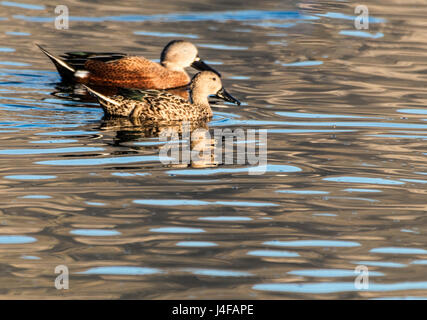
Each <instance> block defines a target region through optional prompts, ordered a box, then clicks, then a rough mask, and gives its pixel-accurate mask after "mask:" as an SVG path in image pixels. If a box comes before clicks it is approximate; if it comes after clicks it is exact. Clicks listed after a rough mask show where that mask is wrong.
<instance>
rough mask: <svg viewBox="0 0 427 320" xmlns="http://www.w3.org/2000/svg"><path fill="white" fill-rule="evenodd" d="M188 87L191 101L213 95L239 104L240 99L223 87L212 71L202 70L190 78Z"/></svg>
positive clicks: (218, 77)
mask: <svg viewBox="0 0 427 320" xmlns="http://www.w3.org/2000/svg"><path fill="white" fill-rule="evenodd" d="M190 89H191V98H192V100H193V103H194V102H196V103H197V100H204V99H207V97H208V96H210V95H215V96H216V97H217V98H220V99H222V100H225V101H229V102H232V103H235V104H237V105H240V101H239V100H237V99H236V98H234V97H233V96H232V95H230V94H229V93H228V92H227V91H226V90H225V89H224V87H223V85H222V82H221V78H220V76H218V74H216V73H215V72H212V71H202V72H199V73H198V74H196V75H195V76H194V77H193V79H192V80H191V86H190ZM195 100H196V101H195Z"/></svg>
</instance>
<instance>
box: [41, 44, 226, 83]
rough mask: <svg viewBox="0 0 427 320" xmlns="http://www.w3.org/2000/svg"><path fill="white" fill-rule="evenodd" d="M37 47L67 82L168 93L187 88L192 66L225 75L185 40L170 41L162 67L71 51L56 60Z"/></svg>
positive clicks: (117, 56)
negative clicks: (209, 63) (187, 69)
mask: <svg viewBox="0 0 427 320" xmlns="http://www.w3.org/2000/svg"><path fill="white" fill-rule="evenodd" d="M36 45H37V46H38V47H39V48H40V50H41V51H42V52H43V53H44V54H45V55H46V56H47V57H48V58H49V59H50V60H51V61H52V62H53V64H54V65H55V67H56V69H57V70H58V72H59V74H60V76H61V78H62V79H63V80H64V81H72V82H78V83H82V84H89V85H96V86H111V87H120V88H137V89H161V90H164V89H172V88H180V87H184V86H187V85H188V84H189V82H190V77H189V75H188V74H187V72H186V71H185V69H186V68H188V67H190V66H191V67H193V68H195V69H196V70H199V71H211V72H214V73H216V74H217V75H218V76H221V74H220V73H219V72H218V71H216V70H215V69H213V68H212V67H210V66H209V65H207V64H206V63H205V62H204V61H203V60H202V59H201V58H200V56H199V53H198V50H197V47H196V46H195V45H194V44H192V43H191V42H188V41H184V40H173V41H170V42H169V43H168V44H167V45H166V46H165V47H164V49H163V50H162V52H161V55H160V64H159V63H156V62H153V61H151V60H148V59H146V58H144V57H140V56H131V55H127V54H124V53H114V52H98V53H96V52H67V53H65V54H63V55H61V56H60V57H56V56H54V55H53V54H51V53H50V52H48V51H47V50H46V49H44V48H43V47H42V46H41V45H39V44H36Z"/></svg>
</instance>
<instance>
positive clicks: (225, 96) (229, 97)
mask: <svg viewBox="0 0 427 320" xmlns="http://www.w3.org/2000/svg"><path fill="white" fill-rule="evenodd" d="M216 96H217V97H218V98H220V99H222V100H225V101H228V102H233V103H235V104H237V105H238V106H240V101H239V100H237V99H236V98H234V97H233V96H232V95H231V94H229V93H228V92H227V91H225V89H224V87H222V88H221V90H219V91H218V92H217V93H216Z"/></svg>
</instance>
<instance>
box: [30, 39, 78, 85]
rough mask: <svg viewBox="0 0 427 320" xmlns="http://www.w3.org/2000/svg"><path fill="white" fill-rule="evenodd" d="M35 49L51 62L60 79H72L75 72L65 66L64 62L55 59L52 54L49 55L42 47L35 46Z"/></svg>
mask: <svg viewBox="0 0 427 320" xmlns="http://www.w3.org/2000/svg"><path fill="white" fill-rule="evenodd" d="M36 46H37V47H39V49H40V50H41V51H42V52H43V53H44V54H45V55H46V56H47V57H48V58H49V59H50V60H51V61H52V62H53V64H54V65H55V67H56V69H57V70H58V72H59V74H60V75H61V77H62V78H63V79H65V80H71V79H73V77H74V74H75V72H76V70H75V69H74V68H73V67H72V66H70V65H69V64H67V63H66V62H65V61H64V60H62V59H60V58H58V57H55V56H54V55H53V54H51V53H49V52H48V51H47V50H45V49H44V48H43V47H42V46H40V45H38V44H36Z"/></svg>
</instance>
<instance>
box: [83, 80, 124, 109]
mask: <svg viewBox="0 0 427 320" xmlns="http://www.w3.org/2000/svg"><path fill="white" fill-rule="evenodd" d="M82 86H83V87H85V88H86V90H87V91H88V92H89V93H90V94H91V95H93V96H94V97H95V98H97V99H98V101H99V103H100V104H101V106H105V105H115V106H120V103H119V102H117V101H115V100H113V99H111V98H109V97H107V96H105V95H103V94H102V93H99V92H98V91H95V90H93V89H91V88H89V87H88V86H86V85H84V84H82Z"/></svg>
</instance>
